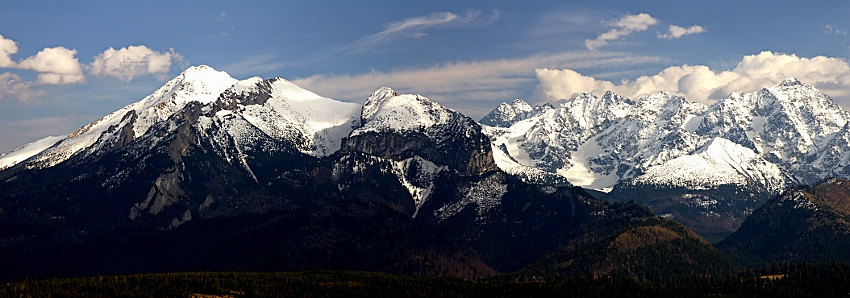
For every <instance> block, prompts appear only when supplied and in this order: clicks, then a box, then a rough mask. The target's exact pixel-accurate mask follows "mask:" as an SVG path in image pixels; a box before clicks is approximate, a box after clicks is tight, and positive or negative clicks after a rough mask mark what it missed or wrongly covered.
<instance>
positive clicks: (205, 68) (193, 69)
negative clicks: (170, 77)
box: [183, 64, 216, 73]
mask: <svg viewBox="0 0 850 298" xmlns="http://www.w3.org/2000/svg"><path fill="white" fill-rule="evenodd" d="M201 71H216V70H215V69H214V68H212V67H210V66H208V65H204V64H201V65H198V66H190V67H189V68H187V69H186V70H184V71H183V73H190V72H201Z"/></svg>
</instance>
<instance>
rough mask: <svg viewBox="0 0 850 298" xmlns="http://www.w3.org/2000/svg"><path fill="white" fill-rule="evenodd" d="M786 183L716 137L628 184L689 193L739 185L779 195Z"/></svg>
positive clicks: (775, 170)
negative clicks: (689, 191)
mask: <svg viewBox="0 0 850 298" xmlns="http://www.w3.org/2000/svg"><path fill="white" fill-rule="evenodd" d="M788 181H790V177H788V174H787V173H785V172H784V171H783V170H782V169H780V168H779V167H778V166H776V165H775V164H772V163H770V162H768V161H766V160H764V158H762V157H761V156H759V155H758V154H756V153H755V152H753V150H752V149H750V148H747V147H744V146H741V145H739V144H736V143H733V142H732V141H729V140H727V139H724V138H720V137H717V138H714V139H712V140H711V142H709V143H708V144H706V145H705V146H703V147H702V148H700V149H698V150H696V151H695V152H694V153H693V154H690V155H684V156H680V157H677V158H674V159H671V160H669V161H667V162H665V163H663V164H661V165H657V166H653V167H650V168H649V169H648V170H647V171H646V173H645V174H643V175H641V176H638V177H637V178H636V179H633V180H631V181H630V182H629V183H634V184H653V185H664V186H669V187H686V188H690V189H705V188H711V187H718V186H721V185H739V186H745V187H751V188H754V189H757V190H760V191H763V192H767V193H771V194H779V193H781V192H782V191H784V190H785V189H787V188H788V186H789V185H787V184H786V183H787V182H788Z"/></svg>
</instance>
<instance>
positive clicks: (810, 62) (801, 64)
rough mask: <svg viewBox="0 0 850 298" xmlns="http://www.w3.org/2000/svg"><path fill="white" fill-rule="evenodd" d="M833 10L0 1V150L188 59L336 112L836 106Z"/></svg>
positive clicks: (844, 77) (849, 39) (839, 62)
mask: <svg viewBox="0 0 850 298" xmlns="http://www.w3.org/2000/svg"><path fill="white" fill-rule="evenodd" d="M740 2H744V3H740ZM848 15H850V1H817V2H816V3H807V2H804V1H594V2H593V3H591V4H588V3H587V1H581V2H570V1H534V2H531V3H520V2H518V1H427V2H424V1H416V2H403V1H370V2H368V3H359V2H357V1H231V2H219V1H181V0H175V1H145V2H135V1H132V2H131V1H74V2H72V1H41V2H35V1H4V2H3V3H2V4H0V36H2V37H3V38H2V39H0V153H3V152H8V151H11V150H13V149H14V148H16V147H18V146H21V145H23V144H25V143H27V142H31V141H34V140H37V139H40V138H42V137H45V136H48V135H63V134H68V133H71V132H73V131H74V129H76V128H77V127H79V126H82V125H84V124H86V123H89V122H91V121H94V120H95V119H97V118H100V117H101V116H103V115H106V114H108V113H110V112H112V111H115V110H118V109H120V108H121V107H123V106H125V105H127V104H130V103H133V102H135V101H138V100H140V99H141V98H143V97H144V96H146V95H148V94H150V93H151V92H153V91H154V90H155V89H156V88H158V87H159V86H160V85H162V84H163V83H164V81H165V80H167V79H169V78H171V77H173V76H175V75H177V74H179V73H180V72H181V71H182V70H183V69H184V68H186V67H188V66H190V65H200V64H206V65H209V66H212V67H213V68H216V69H218V70H222V71H226V72H228V73H229V74H230V75H232V76H233V77H235V78H237V79H245V78H248V77H252V76H261V77H264V78H269V77H277V76H279V77H283V78H285V79H288V80H291V81H293V82H295V83H296V84H299V85H301V86H302V87H305V88H307V89H309V90H311V91H314V92H316V93H318V94H320V95H323V96H327V97H331V98H335V99H338V100H345V101H355V102H363V101H364V100H365V99H366V97H368V95H369V94H370V93H371V92H372V91H374V90H376V89H377V88H378V87H381V86H388V87H392V88H395V89H396V90H397V91H398V92H405V93H408V92H410V93H420V94H422V95H425V96H427V97H429V98H431V99H434V100H436V101H438V102H440V103H443V104H444V105H446V106H449V107H451V108H454V109H457V110H460V111H462V112H464V113H466V114H468V115H470V116H471V117H473V118H476V119H478V118H480V117H481V116H483V115H484V114H485V113H486V112H487V111H489V110H491V109H492V108H494V107H496V106H497V105H498V104H499V103H500V102H503V101H510V100H513V99H515V98H523V99H526V100H528V101H530V102H533V103H539V102H546V101H559V100H564V99H568V98H570V97H571V96H572V95H574V94H575V93H577V92H594V93H602V92H604V91H605V90H613V91H615V92H616V93H619V94H622V95H624V96H629V97H639V96H641V95H645V94H646V93H647V92H655V91H666V92H673V93H676V94H680V95H683V96H685V97H686V98H688V99H690V100H694V101H699V102H704V103H707V104H708V103H711V102H713V101H716V100H718V99H719V98H722V97H725V96H726V95H728V94H729V93H731V92H734V91H738V90H742V91H754V90H757V89H758V88H762V87H767V86H770V85H772V84H773V83H775V82H776V81H778V80H781V79H782V78H784V77H787V76H796V77H799V78H800V79H801V80H803V81H804V82H807V83H809V84H813V85H815V86H816V87H818V88H821V89H822V90H824V91H826V92H827V93H828V94H829V95H830V96H832V97H833V98H834V99H836V101H838V102H839V103H840V104H842V105H843V106H845V107H850V66H848V63H847V59H850V35H848V31H850V18H848V17H847V16H848ZM624 80H625V81H624Z"/></svg>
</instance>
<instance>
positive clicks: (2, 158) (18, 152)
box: [0, 136, 68, 170]
mask: <svg viewBox="0 0 850 298" xmlns="http://www.w3.org/2000/svg"><path fill="white" fill-rule="evenodd" d="M67 137H68V136H49V137H46V138H43V139H40V140H38V141H35V142H32V143H29V144H26V145H23V146H21V147H18V148H17V149H15V150H12V152H9V153H6V154H3V155H0V170H3V169H6V168H9V167H11V166H14V165H16V164H17V163H19V162H22V161H24V160H26V159H27V158H30V157H31V156H33V155H36V154H38V153H39V152H41V151H44V149H47V148H49V147H50V146H53V144H56V142H59V141H61V140H62V139H65V138H67Z"/></svg>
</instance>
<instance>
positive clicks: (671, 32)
mask: <svg viewBox="0 0 850 298" xmlns="http://www.w3.org/2000/svg"><path fill="white" fill-rule="evenodd" d="M703 32H705V28H703V27H702V26H698V25H693V26H690V27H688V28H685V27H679V26H676V25H670V27H669V28H668V29H667V33H666V34H661V33H658V38H666V39H674V38H679V37H682V36H685V35H688V34H697V33H703Z"/></svg>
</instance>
